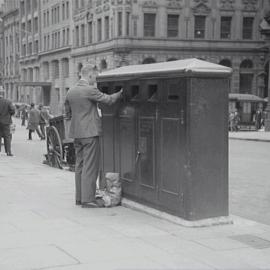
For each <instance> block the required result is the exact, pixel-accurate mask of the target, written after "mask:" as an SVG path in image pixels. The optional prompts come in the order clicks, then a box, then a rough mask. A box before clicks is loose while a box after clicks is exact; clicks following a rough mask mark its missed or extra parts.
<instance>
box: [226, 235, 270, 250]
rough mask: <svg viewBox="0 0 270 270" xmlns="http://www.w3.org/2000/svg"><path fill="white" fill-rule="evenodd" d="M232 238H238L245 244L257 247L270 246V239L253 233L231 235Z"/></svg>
mask: <svg viewBox="0 0 270 270" xmlns="http://www.w3.org/2000/svg"><path fill="white" fill-rule="evenodd" d="M230 238H231V239H233V240H237V241H239V242H241V243H243V244H246V245H248V246H251V247H253V248H256V249H263V248H270V241H269V240H266V239H263V238H260V237H258V236H255V235H251V234H242V235H234V236H230Z"/></svg>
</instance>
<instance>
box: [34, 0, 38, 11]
mask: <svg viewBox="0 0 270 270" xmlns="http://www.w3.org/2000/svg"><path fill="white" fill-rule="evenodd" d="M37 6H38V3H37V0H33V9H34V10H37Z"/></svg>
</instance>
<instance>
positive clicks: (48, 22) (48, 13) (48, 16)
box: [47, 10, 50, 26]
mask: <svg viewBox="0 0 270 270" xmlns="http://www.w3.org/2000/svg"><path fill="white" fill-rule="evenodd" d="M49 24H50V11H49V10H48V11H47V26H49Z"/></svg>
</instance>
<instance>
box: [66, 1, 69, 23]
mask: <svg viewBox="0 0 270 270" xmlns="http://www.w3.org/2000/svg"><path fill="white" fill-rule="evenodd" d="M66 18H67V19H68V18H69V2H66Z"/></svg>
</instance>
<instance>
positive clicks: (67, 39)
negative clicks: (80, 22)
mask: <svg viewBox="0 0 270 270" xmlns="http://www.w3.org/2000/svg"><path fill="white" fill-rule="evenodd" d="M67 45H69V28H67Z"/></svg>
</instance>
